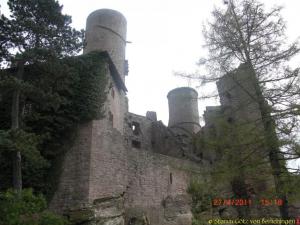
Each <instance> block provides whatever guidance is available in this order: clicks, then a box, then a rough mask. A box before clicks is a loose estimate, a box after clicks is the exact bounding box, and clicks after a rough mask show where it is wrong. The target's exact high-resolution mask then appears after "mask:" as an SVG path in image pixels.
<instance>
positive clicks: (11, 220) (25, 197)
mask: <svg viewBox="0 0 300 225" xmlns="http://www.w3.org/2000/svg"><path fill="white" fill-rule="evenodd" d="M46 207H47V203H46V200H45V198H44V197H43V196H42V195H34V194H33V193H32V189H24V190H23V191H22V193H21V194H20V195H19V194H17V193H16V192H14V191H13V190H8V191H6V192H1V193H0V218H1V219H0V225H66V224H68V222H67V221H66V220H65V219H64V218H62V217H61V216H58V215H55V214H54V213H52V212H49V211H46Z"/></svg>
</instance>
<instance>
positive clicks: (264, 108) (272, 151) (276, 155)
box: [248, 64, 289, 219]
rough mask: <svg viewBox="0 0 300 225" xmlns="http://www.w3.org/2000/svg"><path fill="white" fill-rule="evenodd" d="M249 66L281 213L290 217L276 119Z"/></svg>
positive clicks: (285, 216) (251, 67) (287, 217)
mask: <svg viewBox="0 0 300 225" xmlns="http://www.w3.org/2000/svg"><path fill="white" fill-rule="evenodd" d="M248 66H249V67H250V68H249V70H250V71H249V72H250V73H252V74H253V78H254V80H253V84H254V87H255V94H256V96H257V103H258V105H259V110H260V112H261V117H262V123H263V128H264V135H265V140H266V145H267V152H268V154H269V161H270V164H271V168H272V171H273V176H274V181H275V189H276V193H277V195H278V197H279V198H280V199H282V201H283V205H281V206H279V210H280V215H281V217H282V218H283V219H289V212H288V208H289V207H288V200H287V196H286V193H285V191H284V189H285V188H284V181H283V179H282V176H281V175H282V173H284V172H286V168H285V166H284V165H283V164H282V162H280V161H282V157H280V149H279V143H278V138H277V135H276V131H275V127H276V126H275V121H274V120H273V118H272V117H271V112H270V108H269V106H268V105H267V103H266V101H265V98H264V97H263V94H262V91H261V89H260V87H259V84H258V80H257V77H256V73H255V70H254V69H253V66H252V65H251V64H250V65H249V64H248Z"/></svg>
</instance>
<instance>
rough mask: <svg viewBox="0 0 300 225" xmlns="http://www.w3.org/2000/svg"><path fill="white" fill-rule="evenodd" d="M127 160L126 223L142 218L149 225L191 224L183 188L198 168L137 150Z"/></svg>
mask: <svg viewBox="0 0 300 225" xmlns="http://www.w3.org/2000/svg"><path fill="white" fill-rule="evenodd" d="M128 156H129V159H130V160H129V164H128V169H129V170H128V171H129V173H128V174H129V176H128V187H127V190H126V195H125V197H126V199H125V211H126V221H127V222H129V221H131V220H133V218H140V217H143V216H145V217H146V218H147V219H148V220H149V222H150V224H156V225H167V224H191V218H192V214H191V211H190V201H191V199H190V197H189V196H188V195H187V187H188V185H189V183H190V179H191V178H192V177H193V175H195V176H196V175H199V174H200V173H201V168H200V166H199V164H196V163H192V162H190V161H188V160H182V159H176V158H173V157H169V156H165V155H161V154H157V153H153V152H149V151H144V150H141V149H130V150H129V152H128Z"/></svg>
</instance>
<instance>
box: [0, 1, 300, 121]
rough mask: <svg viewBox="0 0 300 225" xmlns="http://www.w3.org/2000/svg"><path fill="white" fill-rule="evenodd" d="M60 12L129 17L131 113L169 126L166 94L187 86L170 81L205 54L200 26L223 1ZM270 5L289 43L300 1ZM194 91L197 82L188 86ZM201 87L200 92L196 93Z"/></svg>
mask: <svg viewBox="0 0 300 225" xmlns="http://www.w3.org/2000/svg"><path fill="white" fill-rule="evenodd" d="M59 2H60V4H63V6H64V8H63V12H64V13H66V14H69V15H71V16H72V19H73V23H72V26H74V27H76V28H78V29H82V28H85V21H86V18H87V16H88V15H89V14H90V13H91V12H93V11H94V10H97V9H100V8H111V9H115V10H118V11H120V12H121V13H122V14H123V15H124V16H125V17H126V19H127V40H128V41H130V42H132V43H131V44H128V45H127V49H126V57H127V59H128V61H129V76H128V77H126V85H127V88H128V90H129V91H128V98H129V110H130V111H131V112H133V113H136V114H141V115H145V113H146V111H147V110H151V111H156V112H157V115H158V119H159V120H162V121H163V122H164V123H165V124H167V123H168V102H167V98H166V96H167V93H168V92H169V91H170V90H171V89H173V88H176V87H180V86H188V82H187V81H186V80H183V79H181V78H178V77H174V75H173V73H174V71H186V72H189V71H194V70H195V69H196V66H195V62H196V61H197V60H198V59H199V58H200V57H201V56H203V55H205V50H204V49H203V44H204V42H203V37H202V25H203V23H205V21H207V20H208V19H209V18H210V17H211V14H210V12H211V11H212V9H213V7H214V6H222V7H224V5H223V0H185V1H179V0H177V1H176V0H147V1H146V0H84V1H80V0H77V1H75V0H60V1H59ZM262 2H264V3H265V4H266V5H267V6H268V7H271V6H272V5H274V4H276V5H283V6H284V7H285V8H284V10H283V11H282V15H283V17H284V19H285V20H286V21H287V34H288V36H289V38H291V40H293V39H295V38H296V37H298V36H300V29H299V21H300V13H299V11H300V0H263V1H262ZM0 3H1V12H3V13H7V6H6V0H0ZM191 86H192V87H195V86H197V84H192V85H191ZM205 91H206V90H205V89H203V88H202V89H198V92H199V94H202V93H203V92H205ZM212 104H218V102H217V101H213V100H211V101H207V102H203V101H201V102H199V113H200V116H201V115H202V114H203V109H204V108H205V106H207V105H212Z"/></svg>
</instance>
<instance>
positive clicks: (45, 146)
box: [0, 52, 107, 196]
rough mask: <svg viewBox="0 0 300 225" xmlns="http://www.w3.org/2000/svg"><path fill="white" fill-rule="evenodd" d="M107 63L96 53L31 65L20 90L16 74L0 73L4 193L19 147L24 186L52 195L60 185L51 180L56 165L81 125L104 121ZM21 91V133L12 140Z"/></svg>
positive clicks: (0, 161)
mask: <svg viewBox="0 0 300 225" xmlns="http://www.w3.org/2000/svg"><path fill="white" fill-rule="evenodd" d="M106 62H107V58H106V56H105V54H103V53H101V52H92V53H90V54H86V55H82V56H77V57H69V58H65V59H63V60H55V61H49V62H45V63H42V64H35V65H28V66H27V67H26V69H25V78H24V82H22V83H20V84H16V82H15V80H14V78H13V75H14V72H15V71H14V69H8V70H3V71H0V97H1V98H0V129H1V130H0V170H1V171H4V172H2V173H1V174H0V189H1V190H4V189H7V188H9V187H11V180H12V176H11V171H12V169H11V167H12V165H11V153H12V152H13V151H16V149H17V147H18V148H19V149H21V152H22V155H23V164H22V169H23V186H24V187H33V188H34V189H35V191H38V192H42V193H44V194H47V195H49V196H50V195H51V193H50V192H53V188H54V186H55V184H53V182H54V181H53V179H49V174H51V173H52V174H53V173H55V172H53V171H55V170H57V169H56V167H57V163H56V161H57V159H59V158H61V157H62V156H63V155H64V153H65V151H67V150H68V147H67V146H68V144H70V143H71V141H72V138H73V137H74V135H75V132H74V130H76V129H75V128H76V125H77V124H79V123H82V122H85V121H90V120H93V119H101V118H103V116H104V113H103V104H104V102H105V100H106V93H105V87H106V83H107V78H106V73H107V66H106ZM16 85H18V87H20V88H21V91H22V99H21V102H22V103H21V107H20V108H21V109H22V112H21V117H22V118H21V121H22V124H21V127H22V130H20V131H18V132H17V133H18V134H15V133H14V134H13V133H12V132H11V131H10V109H11V99H12V90H13V88H16ZM24 138H25V139H24ZM22 140H23V141H22ZM24 140H26V141H24ZM16 143H19V144H18V146H16ZM50 177H51V176H50Z"/></svg>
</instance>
